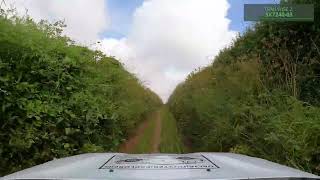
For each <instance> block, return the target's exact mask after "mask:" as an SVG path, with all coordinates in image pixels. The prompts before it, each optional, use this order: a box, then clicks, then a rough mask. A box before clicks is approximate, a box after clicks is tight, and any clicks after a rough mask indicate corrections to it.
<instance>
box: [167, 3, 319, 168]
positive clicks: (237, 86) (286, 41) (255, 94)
mask: <svg viewBox="0 0 320 180" xmlns="http://www.w3.org/2000/svg"><path fill="white" fill-rule="evenodd" d="M292 2H295V3H313V4H314V5H315V22H312V23H310V22H268V23H266V22H264V23H262V22H260V23H257V24H255V25H254V27H253V28H251V29H248V30H247V31H246V32H245V33H244V34H243V35H241V36H239V37H237V39H236V40H235V41H234V42H233V44H232V45H231V46H230V47H228V48H225V49H224V50H222V51H221V52H220V54H219V55H218V56H217V57H216V58H215V59H214V62H213V63H212V65H211V66H209V67H206V68H204V69H202V70H200V71H196V72H193V73H191V74H190V75H189V77H188V78H187V79H186V80H185V82H183V83H181V84H180V85H179V86H178V87H177V88H176V89H175V91H174V93H173V94H172V95H171V97H170V98H169V102H168V105H169V107H170V111H172V113H173V114H174V116H175V118H176V120H177V122H178V126H179V130H180V131H181V132H182V134H183V135H184V138H185V141H186V143H187V145H189V146H190V148H191V150H192V151H222V152H236V153H242V154H248V155H251V156H256V157H262V158H265V159H269V160H272V161H275V162H278V163H282V164H285V165H289V166H292V167H295V168H299V169H302V170H305V171H309V172H312V173H315V174H320V148H319V147H320V133H319V132H320V108H319V105H320V103H319V102H320V101H319V99H320V83H319V82H320V71H319V70H320V69H319V68H320V51H319V46H320V37H319V32H320V26H319V25H320V24H319V22H320V21H319V10H320V9H319V7H320V6H319V5H320V3H319V2H318V1H315V0H307V1H306V0H297V1H292Z"/></svg>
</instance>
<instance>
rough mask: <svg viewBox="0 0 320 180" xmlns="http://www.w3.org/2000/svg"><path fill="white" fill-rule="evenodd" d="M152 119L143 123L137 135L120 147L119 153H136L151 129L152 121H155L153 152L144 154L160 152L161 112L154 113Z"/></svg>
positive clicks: (134, 134)
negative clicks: (142, 139) (147, 131)
mask: <svg viewBox="0 0 320 180" xmlns="http://www.w3.org/2000/svg"><path fill="white" fill-rule="evenodd" d="M151 117H152V118H151V119H147V120H145V121H144V122H142V123H141V124H140V125H139V126H138V128H137V130H136V131H135V133H133V135H131V137H130V138H129V139H128V140H127V141H126V142H125V143H123V144H122V145H121V146H120V149H119V151H120V152H123V153H134V150H135V149H136V147H137V146H138V145H139V143H140V140H141V138H142V137H143V135H144V134H145V132H146V130H147V129H148V128H150V126H151V123H152V121H155V127H154V129H153V131H152V136H153V137H152V142H150V143H151V146H152V148H151V151H150V152H144V153H157V152H159V146H160V142H161V125H162V123H161V117H160V112H159V111H156V112H154V115H153V116H151Z"/></svg>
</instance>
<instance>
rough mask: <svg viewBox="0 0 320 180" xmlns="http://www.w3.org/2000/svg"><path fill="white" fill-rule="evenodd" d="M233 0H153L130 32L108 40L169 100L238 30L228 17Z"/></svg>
mask: <svg viewBox="0 0 320 180" xmlns="http://www.w3.org/2000/svg"><path fill="white" fill-rule="evenodd" d="M228 8H229V4H228V2H227V0H219V1H214V0H149V1H145V2H144V3H143V5H142V6H141V7H139V8H138V9H137V10H136V12H135V14H134V17H133V24H132V27H131V30H130V33H129V34H128V36H127V37H126V38H123V39H121V40H116V39H105V40H103V43H102V44H101V48H102V50H103V51H104V52H106V53H107V54H111V55H114V56H116V57H118V58H120V59H121V61H122V62H123V63H124V64H125V65H126V66H127V67H128V69H129V70H130V71H132V72H134V73H136V74H138V76H139V77H140V78H141V79H142V80H143V81H145V82H146V85H147V86H149V87H150V88H151V89H153V90H154V91H155V92H156V93H158V94H159V95H160V96H161V97H162V99H163V100H166V99H167V98H168V96H169V95H170V93H171V92H172V91H173V89H174V88H175V86H176V85H177V84H178V83H179V82H181V81H183V80H184V78H185V77H186V76H187V74H188V73H190V72H191V71H192V70H194V69H196V68H198V67H199V66H204V65H207V64H209V63H210V61H211V60H210V59H208V58H207V57H208V56H210V57H212V56H214V55H217V53H218V52H219V50H220V49H221V48H223V47H225V46H226V45H227V44H229V43H230V42H231V40H232V38H233V37H234V36H235V34H236V33H235V32H233V31H231V30H229V27H228V26H229V23H230V20H229V19H227V18H226V15H227V11H228Z"/></svg>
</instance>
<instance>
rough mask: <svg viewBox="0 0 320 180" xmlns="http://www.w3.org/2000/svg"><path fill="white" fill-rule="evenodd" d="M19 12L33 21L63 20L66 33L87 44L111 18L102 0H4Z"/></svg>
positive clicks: (103, 28) (97, 35) (107, 24)
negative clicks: (65, 25) (27, 15)
mask: <svg viewBox="0 0 320 180" xmlns="http://www.w3.org/2000/svg"><path fill="white" fill-rule="evenodd" d="M5 3H6V5H7V6H9V5H13V6H14V7H16V8H17V10H18V12H19V13H20V14H22V15H24V13H25V12H26V11H25V10H26V9H27V10H28V14H29V15H30V16H31V17H32V18H34V19H35V20H36V21H39V20H41V19H46V20H49V21H51V22H52V21H57V20H65V23H66V24H67V28H66V29H65V30H64V33H65V35H67V36H69V37H71V38H72V39H73V40H76V41H78V42H81V43H85V44H90V43H93V42H95V41H96V40H97V39H98V38H99V33H102V32H104V31H105V30H106V29H107V27H108V26H109V23H110V20H109V16H108V14H107V5H106V1H105V0H94V1H92V0H91V1H89V0H5Z"/></svg>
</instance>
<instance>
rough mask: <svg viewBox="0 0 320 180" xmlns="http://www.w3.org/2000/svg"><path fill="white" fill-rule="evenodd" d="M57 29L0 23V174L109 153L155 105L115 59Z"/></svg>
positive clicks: (2, 19) (1, 19)
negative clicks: (73, 156)
mask: <svg viewBox="0 0 320 180" xmlns="http://www.w3.org/2000/svg"><path fill="white" fill-rule="evenodd" d="M61 28H63V24H62V23H60V22H57V23H55V24H49V23H47V22H45V21H42V22H40V23H34V22H33V21H32V20H31V19H30V18H28V17H26V18H18V17H15V16H8V15H7V14H6V13H5V12H4V11H1V16H0V47H1V48H0V159H1V161H0V175H5V174H7V173H10V172H14V171H17V170H20V169H23V168H26V167H30V166H33V165H36V164H40V163H43V162H46V161H49V160H51V159H53V158H60V157H64V156H70V155H74V154H79V153H86V152H100V151H116V150H117V148H118V145H119V144H120V143H121V142H122V141H123V140H124V138H126V136H127V134H128V132H129V131H130V130H131V129H132V128H133V127H134V126H135V125H136V124H137V123H138V122H139V121H140V120H142V119H143V118H144V117H145V116H146V115H147V114H148V113H149V112H151V111H153V110H154V109H155V108H157V107H158V106H159V105H161V100H160V99H159V97H158V96H157V95H155V94H154V93H153V92H151V91H150V90H149V89H147V88H145V87H144V86H143V85H142V84H141V83H140V82H139V81H138V80H137V78H136V77H135V76H134V75H132V74H130V73H128V72H127V71H126V70H125V69H124V68H123V66H122V65H121V64H120V63H119V62H118V61H117V60H115V59H113V58H110V57H106V56H104V55H103V54H102V53H101V52H97V51H92V50H89V49H88V48H86V47H81V46H77V45H75V44H74V43H73V42H72V41H70V40H69V39H68V38H67V37H63V36H61Z"/></svg>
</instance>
